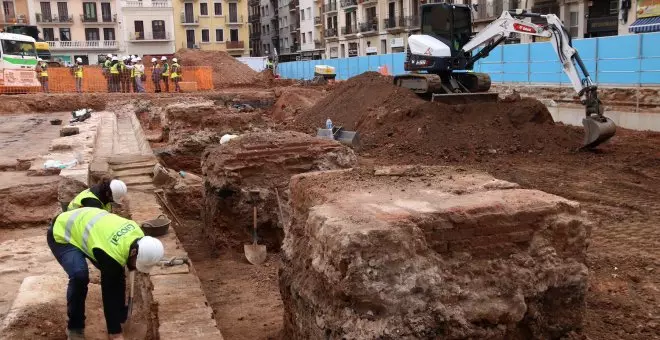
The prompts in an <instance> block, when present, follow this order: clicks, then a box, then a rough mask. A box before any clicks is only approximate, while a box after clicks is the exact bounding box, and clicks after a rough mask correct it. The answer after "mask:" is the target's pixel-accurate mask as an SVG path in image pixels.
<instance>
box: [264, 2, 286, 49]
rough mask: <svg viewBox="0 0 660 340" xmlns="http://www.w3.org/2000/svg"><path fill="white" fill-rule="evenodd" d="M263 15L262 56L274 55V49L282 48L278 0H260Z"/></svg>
mask: <svg viewBox="0 0 660 340" xmlns="http://www.w3.org/2000/svg"><path fill="white" fill-rule="evenodd" d="M259 5H260V6H259V9H260V11H261V16H260V18H259V20H260V24H261V52H262V54H261V56H272V55H273V51H274V50H275V49H277V51H278V53H282V51H281V50H280V33H279V29H280V24H279V7H278V6H279V5H278V0H260V2H259Z"/></svg>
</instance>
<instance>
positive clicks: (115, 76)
mask: <svg viewBox="0 0 660 340" xmlns="http://www.w3.org/2000/svg"><path fill="white" fill-rule="evenodd" d="M110 92H119V58H118V57H112V63H110Z"/></svg>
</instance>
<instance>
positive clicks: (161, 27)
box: [151, 20, 167, 39]
mask: <svg viewBox="0 0 660 340" xmlns="http://www.w3.org/2000/svg"><path fill="white" fill-rule="evenodd" d="M151 32H153V35H154V39H167V37H166V36H165V20H152V21H151Z"/></svg>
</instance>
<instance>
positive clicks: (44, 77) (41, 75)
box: [36, 58, 48, 93]
mask: <svg viewBox="0 0 660 340" xmlns="http://www.w3.org/2000/svg"><path fill="white" fill-rule="evenodd" d="M36 71H37V79H39V83H41V90H42V91H44V93H48V63H46V62H45V61H44V60H43V59H41V58H39V59H37V67H36Z"/></svg>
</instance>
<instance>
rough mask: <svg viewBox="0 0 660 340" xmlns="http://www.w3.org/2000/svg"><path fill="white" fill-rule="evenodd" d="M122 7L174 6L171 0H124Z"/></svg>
mask: <svg viewBox="0 0 660 340" xmlns="http://www.w3.org/2000/svg"><path fill="white" fill-rule="evenodd" d="M121 6H122V8H172V1H170V0H124V1H122V2H121Z"/></svg>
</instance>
